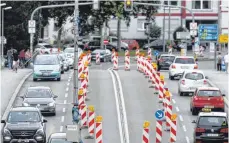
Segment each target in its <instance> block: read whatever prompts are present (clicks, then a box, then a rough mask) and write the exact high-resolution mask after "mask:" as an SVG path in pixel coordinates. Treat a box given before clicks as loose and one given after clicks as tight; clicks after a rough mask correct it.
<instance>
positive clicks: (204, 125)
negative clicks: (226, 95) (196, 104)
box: [193, 112, 228, 143]
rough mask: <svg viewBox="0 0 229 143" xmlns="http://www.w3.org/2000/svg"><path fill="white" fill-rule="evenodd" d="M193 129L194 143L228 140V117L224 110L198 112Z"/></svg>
mask: <svg viewBox="0 0 229 143" xmlns="http://www.w3.org/2000/svg"><path fill="white" fill-rule="evenodd" d="M193 123H195V124H196V126H195V130H194V143H197V142H200V143H226V142H228V119H227V114H226V113H224V112H208V113H206V112H200V113H199V115H198V118H197V120H196V121H193Z"/></svg>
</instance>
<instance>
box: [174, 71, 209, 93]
mask: <svg viewBox="0 0 229 143" xmlns="http://www.w3.org/2000/svg"><path fill="white" fill-rule="evenodd" d="M207 79H208V77H207V76H205V75H204V73H203V72H202V71H200V70H185V71H184V72H183V74H182V75H181V78H180V80H179V82H178V93H179V94H180V96H183V95H184V94H185V93H188V94H193V93H194V92H195V90H196V88H198V87H208V82H207Z"/></svg>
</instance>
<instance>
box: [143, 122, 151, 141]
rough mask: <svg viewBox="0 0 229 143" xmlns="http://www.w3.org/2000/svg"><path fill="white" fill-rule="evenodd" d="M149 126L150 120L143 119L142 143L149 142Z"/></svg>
mask: <svg viewBox="0 0 229 143" xmlns="http://www.w3.org/2000/svg"><path fill="white" fill-rule="evenodd" d="M149 126H150V122H149V121H145V122H144V124H143V134H142V143H149Z"/></svg>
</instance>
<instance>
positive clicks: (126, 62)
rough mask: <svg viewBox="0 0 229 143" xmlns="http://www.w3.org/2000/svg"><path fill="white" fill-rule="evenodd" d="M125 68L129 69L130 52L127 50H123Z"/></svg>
mask: <svg viewBox="0 0 229 143" xmlns="http://www.w3.org/2000/svg"><path fill="white" fill-rule="evenodd" d="M125 70H126V71H129V70H130V52H129V51H128V50H126V51H125Z"/></svg>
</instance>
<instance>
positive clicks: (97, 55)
mask: <svg viewBox="0 0 229 143" xmlns="http://www.w3.org/2000/svg"><path fill="white" fill-rule="evenodd" d="M95 59H96V60H95V63H96V64H97V65H100V53H96V56H95Z"/></svg>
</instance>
